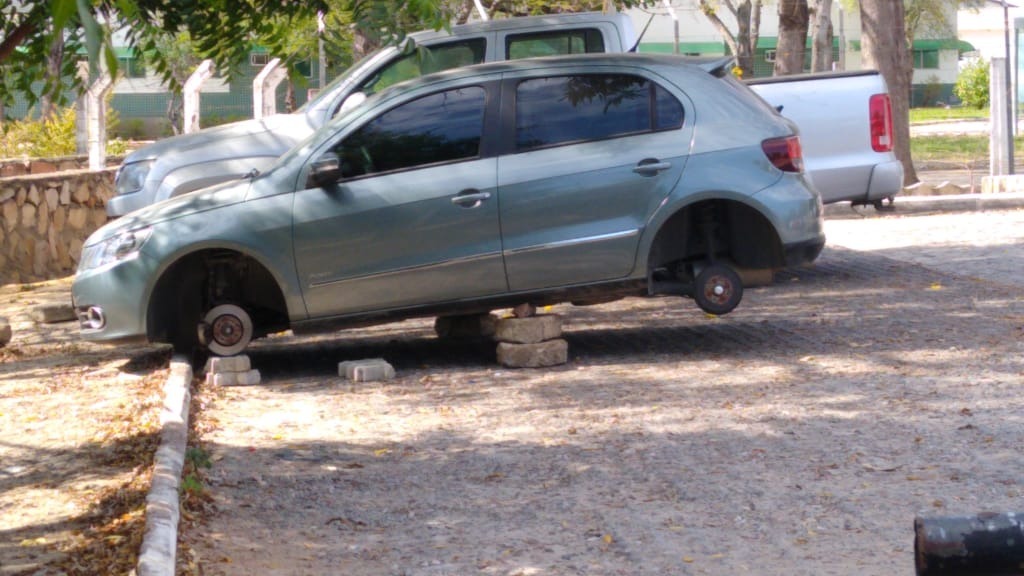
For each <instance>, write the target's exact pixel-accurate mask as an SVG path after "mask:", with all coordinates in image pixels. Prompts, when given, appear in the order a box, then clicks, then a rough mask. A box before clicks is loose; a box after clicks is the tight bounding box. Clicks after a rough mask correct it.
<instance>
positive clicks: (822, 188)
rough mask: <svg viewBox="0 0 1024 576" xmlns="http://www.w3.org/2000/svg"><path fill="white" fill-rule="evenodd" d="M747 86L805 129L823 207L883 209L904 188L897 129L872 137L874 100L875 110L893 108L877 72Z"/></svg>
mask: <svg viewBox="0 0 1024 576" xmlns="http://www.w3.org/2000/svg"><path fill="white" fill-rule="evenodd" d="M747 85H748V86H750V88H752V89H753V90H754V92H757V94H758V95H759V96H761V97H762V98H764V99H765V100H766V101H768V103H769V104H771V105H772V106H775V107H776V108H777V109H779V110H780V112H782V115H783V116H785V117H787V118H789V119H790V120H792V121H793V122H795V123H796V125H797V127H798V128H799V129H800V140H801V142H802V144H803V152H804V166H805V169H806V171H807V174H808V175H809V176H810V178H811V180H812V181H813V183H814V185H815V187H816V188H817V189H818V191H819V192H821V198H822V201H823V202H824V203H826V204H828V203H832V202H842V201H850V202H852V203H854V204H875V205H879V204H880V203H881V201H882V200H883V199H886V198H891V197H892V196H894V195H896V194H897V193H899V191H900V190H901V189H902V187H903V165H902V164H900V161H899V160H897V159H896V156H895V155H894V154H893V152H892V149H891V148H892V130H891V129H889V130H888V131H887V133H876V134H875V135H874V137H873V135H872V121H873V119H872V115H873V114H875V113H880V112H879V111H877V110H874V111H873V110H872V97H875V96H877V97H878V99H877V100H876V102H875V104H874V105H875V106H888V91H887V90H886V85H885V81H884V79H883V78H882V76H881V74H879V73H878V71H876V70H867V71H858V72H826V73H816V74H799V75H794V76H780V77H775V78H764V79H757V80H750V81H747ZM890 118H891V113H890ZM889 126H890V127H891V120H890V124H889ZM876 129H879V130H882V131H883V132H884V131H885V126H881V127H879V126H877V123H876ZM873 140H874V142H873ZM876 147H878V148H882V150H881V151H877V150H875V148H876Z"/></svg>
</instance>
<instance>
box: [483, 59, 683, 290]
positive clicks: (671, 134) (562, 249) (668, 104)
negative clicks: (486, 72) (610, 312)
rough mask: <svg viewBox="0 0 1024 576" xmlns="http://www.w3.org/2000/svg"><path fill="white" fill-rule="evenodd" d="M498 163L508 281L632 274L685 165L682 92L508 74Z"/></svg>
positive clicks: (620, 81)
mask: <svg viewBox="0 0 1024 576" xmlns="http://www.w3.org/2000/svg"><path fill="white" fill-rule="evenodd" d="M503 98H505V99H508V100H511V101H512V102H511V103H510V104H508V105H506V106H505V109H504V110H503V116H504V122H505V126H506V130H505V132H506V133H507V135H506V137H505V141H506V145H510V146H511V150H507V151H506V152H507V153H506V154H504V155H502V156H501V157H500V159H499V162H498V189H499V190H500V191H501V225H502V248H503V251H504V256H505V268H506V271H507V274H508V282H509V288H510V289H511V290H512V291H527V290H535V289H541V288H548V287H554V286H567V285H574V284H583V283H591V282H597V281H602V280H613V279H617V278H623V277H625V276H628V275H629V274H630V272H631V271H632V270H633V267H634V265H635V262H636V253H637V247H638V244H639V239H640V235H641V232H642V231H643V228H644V226H645V225H646V223H647V220H648V219H649V218H650V216H651V215H652V214H653V213H654V211H655V209H656V208H657V207H658V205H659V204H660V203H661V202H662V200H664V198H665V197H666V196H667V195H668V194H669V193H670V192H671V190H672V188H673V187H674V186H675V183H676V182H677V181H678V180H679V178H680V175H681V174H682V172H683V168H684V165H685V163H686V160H687V157H688V154H689V147H690V141H691V136H692V132H693V129H692V123H691V122H684V107H683V105H682V104H681V102H680V100H679V98H678V97H677V96H675V95H673V94H672V93H671V92H669V91H668V90H666V89H665V88H663V87H662V86H660V85H658V84H656V83H655V82H652V81H651V80H649V79H647V78H644V77H641V76H638V75H632V74H608V73H602V74H579V75H558V76H546V77H540V78H528V79H518V78H517V79H508V80H505V83H504V86H503Z"/></svg>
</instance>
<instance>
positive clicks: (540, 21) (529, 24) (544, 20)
mask: <svg viewBox="0 0 1024 576" xmlns="http://www.w3.org/2000/svg"><path fill="white" fill-rule="evenodd" d="M628 18H629V17H628V16H627V15H625V14H621V13H612V14H605V13H602V12H576V13H569V14H545V15H541V16H516V17H514V18H498V19H495V20H483V21H477V22H469V23H466V24H457V25H455V26H452V27H451V31H448V30H444V29H441V30H422V31H420V32H415V33H413V34H410V35H409V37H411V38H412V39H413V40H416V41H417V42H421V41H424V40H430V39H433V38H447V37H449V36H467V35H471V34H480V33H484V32H494V31H498V30H516V29H519V28H536V27H540V26H543V27H546V28H550V29H551V31H552V32H557V31H558V27H559V26H565V25H567V24H577V23H587V22H612V21H615V20H623V19H628Z"/></svg>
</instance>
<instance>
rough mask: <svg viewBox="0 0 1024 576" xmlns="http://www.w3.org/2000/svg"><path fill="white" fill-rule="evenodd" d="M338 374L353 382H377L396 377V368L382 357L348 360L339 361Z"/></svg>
mask: <svg viewBox="0 0 1024 576" xmlns="http://www.w3.org/2000/svg"><path fill="white" fill-rule="evenodd" d="M338 376H342V377H344V378H348V379H349V380H351V381H353V382H376V381H380V380H391V379H392V378H394V377H395V369H394V367H393V366H391V364H388V363H387V362H386V361H384V360H383V359H382V358H370V359H368V360H347V361H345V362H339V363H338Z"/></svg>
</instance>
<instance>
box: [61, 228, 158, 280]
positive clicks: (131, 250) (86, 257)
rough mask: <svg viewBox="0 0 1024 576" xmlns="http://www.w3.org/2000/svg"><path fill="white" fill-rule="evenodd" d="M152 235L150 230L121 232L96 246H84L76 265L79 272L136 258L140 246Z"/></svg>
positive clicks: (141, 229)
mask: <svg viewBox="0 0 1024 576" xmlns="http://www.w3.org/2000/svg"><path fill="white" fill-rule="evenodd" d="M152 234H153V229H152V228H140V229H138V230H130V231H127V232H121V233H120V234H118V235H116V236H114V237H112V238H108V239H106V240H104V241H103V242H100V243H98V244H93V245H92V246H86V247H85V248H84V249H82V258H81V259H80V260H79V263H78V270H79V272H83V271H85V270H92V269H93V268H100V267H103V266H108V265H110V264H113V263H114V262H121V261H123V260H131V259H133V258H136V257H137V256H138V255H139V250H141V249H142V245H143V244H145V243H146V240H149V237H150V236H151V235H152Z"/></svg>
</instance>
